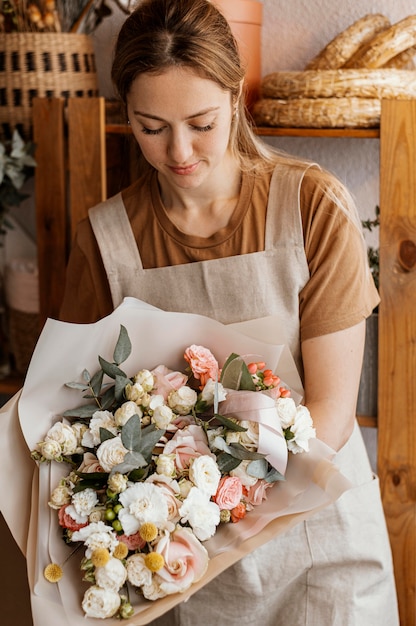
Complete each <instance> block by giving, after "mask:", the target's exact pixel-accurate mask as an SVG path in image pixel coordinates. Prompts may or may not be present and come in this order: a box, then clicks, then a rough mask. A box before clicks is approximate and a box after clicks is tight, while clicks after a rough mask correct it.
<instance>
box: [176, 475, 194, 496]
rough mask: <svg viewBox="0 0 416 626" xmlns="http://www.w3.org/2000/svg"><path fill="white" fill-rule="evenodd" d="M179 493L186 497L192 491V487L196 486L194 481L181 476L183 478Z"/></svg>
mask: <svg viewBox="0 0 416 626" xmlns="http://www.w3.org/2000/svg"><path fill="white" fill-rule="evenodd" d="M178 484H179V495H180V497H181V498H183V499H185V498H187V497H188V495H189V492H190V491H191V489H192V487H193V486H194V485H193V483H191V481H190V480H188V479H187V478H181V480H180V481H179V483H178Z"/></svg>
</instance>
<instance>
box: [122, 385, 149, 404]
mask: <svg viewBox="0 0 416 626" xmlns="http://www.w3.org/2000/svg"><path fill="white" fill-rule="evenodd" d="M124 392H125V394H126V398H127V400H131V401H132V402H137V403H138V404H142V402H141V399H142V397H143V396H144V395H145V394H146V392H145V390H144V389H143V387H142V386H141V384H140V383H134V384H133V385H131V384H128V385H126V387H125V389H124Z"/></svg>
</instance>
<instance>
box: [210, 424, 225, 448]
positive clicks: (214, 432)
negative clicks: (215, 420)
mask: <svg viewBox="0 0 416 626" xmlns="http://www.w3.org/2000/svg"><path fill="white" fill-rule="evenodd" d="M223 432H224V426H218V428H209V429H208V431H207V437H208V445H209V447H210V449H211V450H217V446H216V445H215V439H216V438H217V437H220V436H222V434H223Z"/></svg>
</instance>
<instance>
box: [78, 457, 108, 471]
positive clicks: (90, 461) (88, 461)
mask: <svg viewBox="0 0 416 626" xmlns="http://www.w3.org/2000/svg"><path fill="white" fill-rule="evenodd" d="M78 471H79V472H83V473H84V474H90V473H95V472H104V470H103V468H102V467H101V465H100V462H99V460H98V459H97V457H96V456H95V454H92V452H85V453H84V458H83V460H82V463H81V465H80V466H79V468H78Z"/></svg>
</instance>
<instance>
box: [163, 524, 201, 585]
mask: <svg viewBox="0 0 416 626" xmlns="http://www.w3.org/2000/svg"><path fill="white" fill-rule="evenodd" d="M155 551H156V552H159V553H160V554H162V555H163V558H164V559H165V565H164V566H163V568H162V569H160V570H159V571H158V572H157V574H156V576H157V577H158V580H159V584H160V587H161V589H162V590H163V591H164V592H165V593H166V594H171V593H181V592H183V591H186V590H187V589H189V587H190V586H191V585H192V584H193V583H196V582H197V581H198V580H200V579H201V578H202V576H203V575H204V574H205V572H206V571H207V567H208V561H209V557H208V552H207V550H206V548H205V547H204V546H203V545H202V543H200V541H198V539H197V538H196V537H195V535H194V534H193V532H192V531H191V530H190V529H189V528H178V529H177V530H175V531H174V532H173V533H172V534H171V535H170V536H169V535H168V534H167V533H166V534H165V535H163V536H162V537H161V538H160V539H159V541H158V543H157V545H156V547H155Z"/></svg>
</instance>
